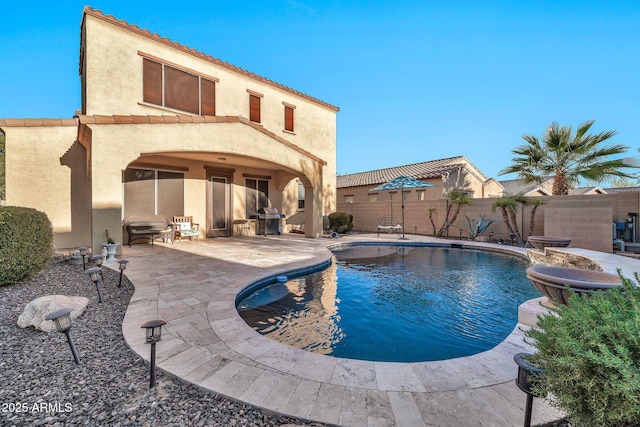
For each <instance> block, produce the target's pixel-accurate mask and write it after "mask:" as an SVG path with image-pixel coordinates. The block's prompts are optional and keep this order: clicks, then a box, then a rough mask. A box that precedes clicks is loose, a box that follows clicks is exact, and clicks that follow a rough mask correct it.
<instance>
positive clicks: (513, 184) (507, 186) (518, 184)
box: [498, 178, 553, 196]
mask: <svg viewBox="0 0 640 427" xmlns="http://www.w3.org/2000/svg"><path fill="white" fill-rule="evenodd" d="M550 180H553V178H547V179H546V180H545V181H544V182H543V183H542V184H536V183H535V182H529V183H527V182H524V180H523V179H508V180H504V181H498V182H499V183H500V184H502V187H503V188H504V194H510V195H516V194H522V195H523V196H550V195H551V193H550V192H549V191H547V190H545V189H544V185H545V184H546V183H548V182H549V181H550Z"/></svg>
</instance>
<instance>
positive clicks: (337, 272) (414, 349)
mask: <svg viewBox="0 0 640 427" xmlns="http://www.w3.org/2000/svg"><path fill="white" fill-rule="evenodd" d="M526 267H527V262H526V260H524V259H522V258H519V257H514V256H512V255H505V254H498V253H493V252H485V251H481V250H470V249H461V248H454V247H449V248H443V247H411V246H384V245H376V246H373V245H367V246H350V247H346V248H342V249H338V250H334V257H333V262H332V263H331V265H330V266H329V267H327V268H326V269H323V270H322V271H318V272H315V273H311V274H306V275H304V276H300V277H296V278H293V279H288V280H286V281H285V280H284V279H282V280H283V281H282V282H278V281H276V282H275V283H271V284H267V286H263V287H261V288H259V289H256V288H252V290H251V292H246V293H244V294H242V295H240V297H239V299H238V303H237V308H238V312H239V313H240V315H241V316H242V318H243V319H244V320H245V322H246V323H247V324H248V325H249V326H251V327H252V328H254V329H255V330H256V331H258V332H260V333H261V334H263V335H265V336H267V337H269V338H271V339H274V340H276V341H278V342H281V343H283V344H287V345H291V346H294V347H297V348H300V349H303V350H307V351H312V352H316V353H321V354H327V355H332V356H336V357H345V358H350V359H362V360H372V361H393V362H417V361H435V360H444V359H450V358H455V357H462V356H469V355H473V354H476V353H479V352H482V351H485V350H488V349H491V348H493V347H494V346H496V345H497V344H499V343H500V342H501V341H503V340H504V339H505V338H506V337H507V336H508V335H509V334H510V333H511V331H512V330H513V328H514V327H515V325H516V323H517V316H518V313H517V311H518V306H519V305H520V304H521V303H522V302H524V301H526V300H528V299H531V298H536V297H539V296H540V294H539V293H538V291H537V290H536V289H535V288H534V287H533V286H532V285H531V283H530V281H529V280H528V279H527V277H526V273H525V269H526Z"/></svg>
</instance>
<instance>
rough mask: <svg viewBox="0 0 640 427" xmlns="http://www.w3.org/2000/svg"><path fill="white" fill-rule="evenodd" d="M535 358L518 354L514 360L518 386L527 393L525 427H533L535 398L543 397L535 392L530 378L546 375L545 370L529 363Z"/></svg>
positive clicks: (527, 354)
mask: <svg viewBox="0 0 640 427" xmlns="http://www.w3.org/2000/svg"><path fill="white" fill-rule="evenodd" d="M531 356H533V355H532V354H530V353H517V354H515V355H514V356H513V360H514V361H515V362H516V364H517V365H518V377H517V378H516V385H517V386H518V388H519V389H520V390H522V391H524V392H525V393H527V406H526V409H525V412H524V427H530V426H531V409H532V408H533V398H534V397H541V396H539V395H538V394H536V393H535V392H534V391H533V382H532V379H531V378H529V376H530V375H540V374H544V372H545V371H544V369H542V368H540V367H539V366H538V365H536V364H535V363H532V362H531V361H529V357H531Z"/></svg>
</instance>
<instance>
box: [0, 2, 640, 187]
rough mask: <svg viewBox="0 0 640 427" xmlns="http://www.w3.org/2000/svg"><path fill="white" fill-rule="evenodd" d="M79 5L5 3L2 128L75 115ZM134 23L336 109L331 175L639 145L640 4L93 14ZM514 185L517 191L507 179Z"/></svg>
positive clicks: (275, 6) (280, 6)
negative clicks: (533, 146)
mask: <svg viewBox="0 0 640 427" xmlns="http://www.w3.org/2000/svg"><path fill="white" fill-rule="evenodd" d="M85 4H87V3H85V2H78V1H60V2H38V1H21V2H15V1H12V2H9V3H7V4H5V5H3V7H2V14H1V15H0V53H1V54H0V70H1V71H0V117H2V118H23V117H35V118H39V117H55V118H59V117H71V116H73V114H74V111H75V110H76V109H78V108H80V80H79V77H78V52H79V35H80V20H81V17H82V9H83V7H84V5H85ZM90 5H91V6H92V7H94V8H96V9H99V10H101V11H103V12H104V13H107V14H112V15H114V16H115V17H117V18H119V19H124V20H126V21H127V22H129V23H130V24H135V25H138V26H140V27H142V28H146V29H149V30H150V31H151V32H155V33H159V34H160V35H162V36H165V37H168V38H170V39H172V40H175V41H178V42H180V43H182V44H186V45H188V46H190V47H192V48H195V49H197V50H199V51H202V52H204V53H207V54H209V55H212V56H214V57H216V58H219V59H221V60H224V61H227V62H230V63H232V64H234V65H236V66H239V67H241V68H244V69H247V70H249V71H252V72H255V73H257V74H260V75H262V76H264V77H266V78H269V79H271V80H275V81H277V82H279V83H282V84H284V85H287V86H289V87H292V88H294V89H297V90H300V91H302V92H304V93H307V94H309V95H311V96H314V97H317V98H320V99H322V100H324V101H326V102H329V103H331V104H333V105H336V106H338V107H340V112H339V113H338V118H337V120H338V166H337V169H338V173H341V174H344V173H354V172H361V171H366V170H372V169H379V168H386V167H392V166H399V165H404V164H410V163H416V162H422V161H427V160H434V159H440V158H444V157H451V156H458V155H464V156H466V157H467V158H468V159H469V160H471V162H473V163H474V164H475V165H476V166H478V167H479V168H480V169H481V170H482V171H483V172H484V173H485V175H487V176H488V177H497V173H498V171H499V170H500V169H502V168H504V167H506V166H508V165H509V164H510V159H511V150H512V149H513V148H514V147H516V146H517V145H520V144H522V143H523V140H522V135H523V134H534V135H537V136H541V135H542V133H543V132H544V130H545V128H546V126H547V125H549V124H550V123H551V122H552V121H558V122H560V123H561V124H566V125H569V124H571V125H574V127H575V126H577V125H578V124H580V123H582V122H584V121H586V120H588V119H595V120H596V123H595V125H594V127H593V128H592V129H593V130H594V131H601V130H609V129H613V130H617V131H618V135H617V136H616V137H615V138H614V139H613V142H619V143H624V144H627V145H629V146H630V147H631V150H630V152H629V155H636V154H638V153H637V151H636V150H637V148H638V147H639V146H640V2H638V1H635V0H633V1H590V0H586V1H562V0H557V1H552V0H549V1H506V0H504V1H479V0H478V1H452V2H448V1H397V0H396V1H385V0H379V1H344V0H340V1H333V0H330V1H305V0H294V1H259V0H246V1H242V2H235V1H206V2H205V1H202V2H197V1H196V2H176V1H171V2H163V1H155V2H144V1H131V0H129V1H106V0H100V1H94V2H93V3H90ZM506 178H512V176H506V177H501V178H500V179H506Z"/></svg>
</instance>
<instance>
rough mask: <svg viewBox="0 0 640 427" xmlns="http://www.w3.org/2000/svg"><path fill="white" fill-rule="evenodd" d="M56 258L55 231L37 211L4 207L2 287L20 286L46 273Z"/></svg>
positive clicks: (0, 264) (0, 242) (0, 241)
mask: <svg viewBox="0 0 640 427" xmlns="http://www.w3.org/2000/svg"><path fill="white" fill-rule="evenodd" d="M52 255H53V230H52V228H51V222H50V221H49V218H48V217H47V215H45V214H44V213H42V212H39V211H37V210H35V209H30V208H22V207H17V206H7V207H0V286H3V285H10V284H13V283H18V282H20V281H21V280H24V279H26V278H28V277H30V276H31V275H33V274H34V273H36V272H38V271H40V270H42V269H43V268H44V267H46V266H47V263H48V262H49V260H50V259H51V256H52Z"/></svg>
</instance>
